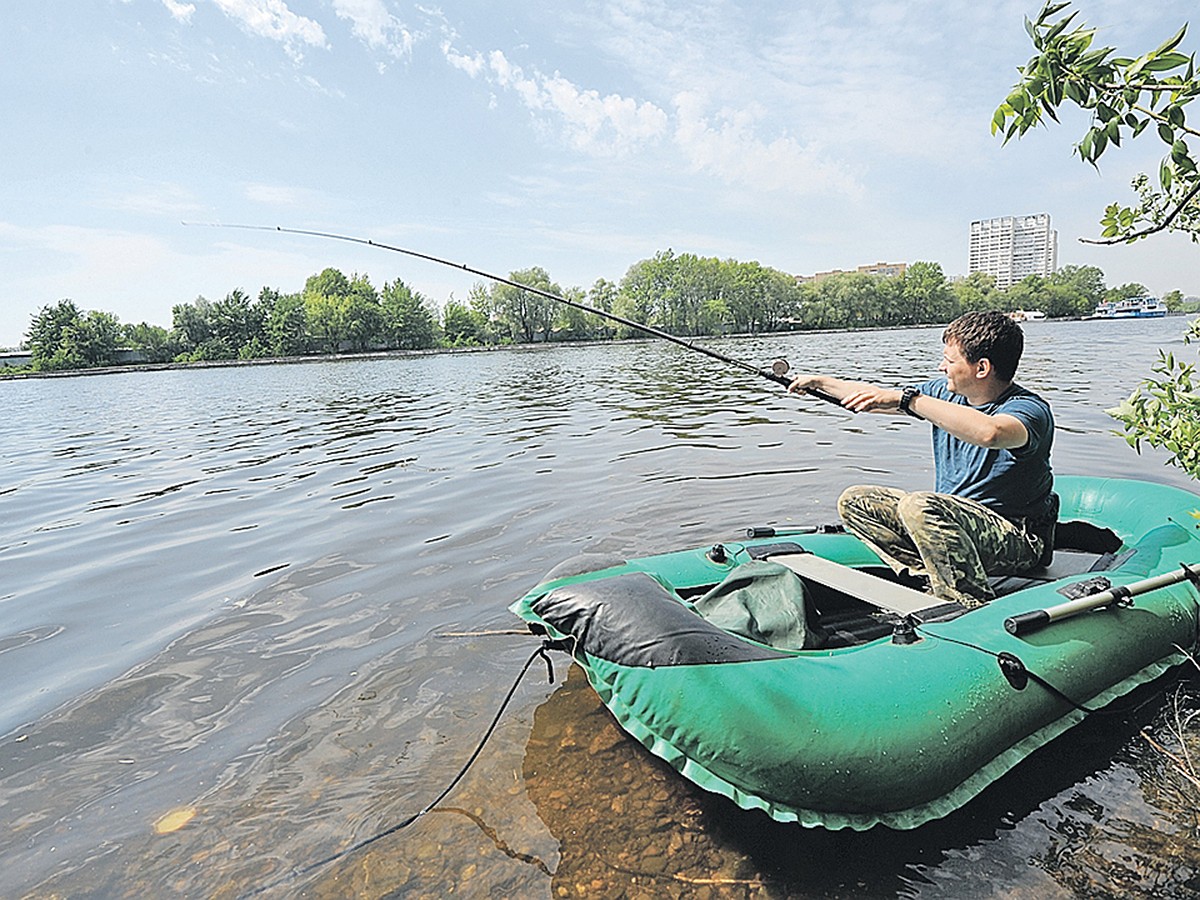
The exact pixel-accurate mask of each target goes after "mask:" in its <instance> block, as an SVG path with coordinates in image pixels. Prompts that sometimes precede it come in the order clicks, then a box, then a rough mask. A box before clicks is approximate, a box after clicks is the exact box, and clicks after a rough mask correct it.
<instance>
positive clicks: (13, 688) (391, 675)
mask: <svg viewBox="0 0 1200 900" xmlns="http://www.w3.org/2000/svg"><path fill="white" fill-rule="evenodd" d="M1183 330H1184V321H1183V320H1181V319H1177V318H1172V319H1159V320H1144V321H1124V322H1115V321H1108V322H1104V321H1093V322H1062V323H1059V322H1040V323H1034V324H1030V325H1027V326H1026V353H1025V358H1024V360H1023V362H1022V368H1021V373H1020V377H1019V379H1018V380H1019V381H1021V383H1023V384H1025V385H1026V386H1027V387H1030V388H1032V389H1034V390H1037V391H1039V392H1041V393H1043V394H1044V395H1045V396H1046V397H1047V398H1048V399H1049V400H1050V401H1051V403H1052V404H1053V406H1054V410H1055V415H1056V420H1057V433H1056V438H1055V449H1054V455H1053V464H1054V467H1055V470H1056V471H1057V472H1059V473H1088V474H1099V475H1116V476H1123V477H1137V478H1142V479H1145V480H1150V481H1159V482H1164V483H1170V484H1176V485H1179V486H1184V487H1189V488H1190V487H1191V486H1192V483H1191V481H1190V479H1189V478H1187V476H1186V475H1184V474H1183V473H1181V472H1180V471H1178V470H1176V469H1174V468H1171V467H1167V466H1165V465H1164V463H1163V459H1164V458H1163V456H1162V455H1161V454H1158V453H1155V452H1151V451H1144V452H1143V454H1142V455H1140V456H1139V455H1137V454H1136V453H1134V451H1133V450H1131V449H1130V448H1129V447H1128V446H1127V445H1126V444H1125V442H1124V441H1123V440H1122V439H1121V438H1120V437H1117V436H1114V435H1113V433H1112V429H1113V426H1114V423H1113V421H1112V420H1111V419H1110V418H1109V417H1108V416H1106V415H1105V413H1104V410H1105V409H1106V408H1108V407H1111V406H1113V405H1115V404H1116V403H1118V402H1119V401H1120V400H1121V399H1122V398H1123V397H1125V396H1127V395H1128V393H1129V392H1130V391H1131V390H1132V389H1133V387H1134V386H1135V385H1136V384H1137V382H1138V380H1139V379H1140V378H1141V377H1143V376H1144V375H1145V374H1147V373H1148V372H1149V369H1150V366H1151V365H1152V363H1153V362H1154V360H1155V359H1156V358H1157V353H1158V348H1160V347H1164V348H1167V349H1174V350H1175V351H1176V352H1180V351H1181V350H1182V342H1181V335H1182V333H1183ZM710 346H712V347H713V348H714V349H717V350H719V351H721V352H723V353H726V354H729V355H731V356H735V357H737V358H739V359H744V360H747V361H749V362H752V363H754V364H755V365H767V364H769V363H770V362H771V360H772V359H774V358H776V357H785V358H787V359H789V360H790V361H791V362H792V365H793V368H797V369H799V368H808V369H814V370H822V371H831V372H836V373H839V374H842V375H845V376H848V377H863V378H869V379H873V380H882V381H885V382H888V383H902V382H904V381H908V380H916V379H918V378H924V377H926V376H927V375H928V374H930V373H932V372H933V370H934V368H935V367H936V364H937V361H938V360H939V358H940V353H941V349H940V332H939V330H937V329H932V328H920V329H904V330H885V331H871V332H862V333H833V334H788V335H777V336H768V337H747V338H729V339H715V340H713V341H712V342H711V343H710ZM0 403H2V404H3V408H4V410H5V413H6V414H5V420H6V424H5V426H4V430H3V442H2V445H0V473H2V478H0V522H2V523H3V527H2V531H0V564H2V569H0V571H3V581H2V582H0V611H2V615H0V683H2V684H3V685H4V688H5V691H4V692H5V702H4V704H3V706H2V707H0V735H2V737H0V810H3V815H4V820H5V823H6V826H7V827H6V829H5V832H4V837H3V838H0V853H2V858H3V859H4V863H5V882H6V883H7V884H8V885H9V887H8V888H7V889H5V893H9V892H12V893H13V894H14V895H18V896H20V895H32V896H50V895H53V896H129V897H133V896H138V897H140V896H166V895H185V896H218V897H239V896H245V895H247V894H251V893H253V892H261V894H262V895H264V896H296V895H299V894H303V895H305V896H316V897H325V896H329V897H334V896H346V895H348V894H351V893H353V894H357V895H360V896H444V895H446V894H449V893H456V894H461V895H465V896H477V897H484V896H488V897H494V896H511V897H539V896H540V897H563V896H582V895H587V896H614V897H616V896H646V897H658V896H689V897H691V896H697V897H706V896H754V897H759V896H761V897H780V896H795V897H810V896H811V897H818V896H820V897H825V896H856V897H857V896H868V897H876V896H877V897H893V896H904V897H956V896H972V897H979V896H1001V895H1003V896H1028V897H1037V898H1045V897H1058V896H1061V897H1070V896H1076V895H1078V894H1091V893H1099V894H1103V893H1105V892H1106V891H1112V892H1113V893H1114V894H1116V893H1125V894H1126V895H1128V894H1130V893H1132V895H1135V896H1136V895H1138V894H1139V893H1141V894H1144V895H1145V896H1152V895H1154V896H1159V895H1165V894H1172V895H1174V896H1181V895H1182V896H1189V895H1192V896H1196V895H1200V882H1197V881H1196V880H1195V879H1196V875H1195V873H1197V872H1200V852H1197V851H1196V850H1195V849H1194V846H1193V843H1192V841H1190V840H1187V839H1185V838H1186V837H1187V834H1186V828H1185V827H1184V825H1182V824H1180V823H1181V822H1184V821H1185V819H1184V818H1181V817H1182V816H1183V813H1182V812H1181V811H1180V810H1179V808H1178V806H1177V805H1175V804H1173V802H1172V801H1171V799H1170V797H1169V796H1167V793H1168V792H1166V791H1165V789H1164V788H1163V787H1162V783H1161V779H1160V778H1159V776H1160V775H1161V770H1162V762H1161V758H1160V757H1158V756H1156V755H1155V754H1154V753H1153V752H1151V750H1150V749H1149V747H1148V744H1147V742H1146V741H1144V740H1143V739H1141V738H1140V734H1139V732H1140V729H1141V728H1142V727H1144V726H1147V727H1159V726H1161V724H1162V722H1163V721H1164V718H1163V717H1164V716H1165V715H1166V714H1167V713H1168V712H1169V711H1170V698H1171V697H1172V696H1173V695H1172V693H1171V690H1170V686H1169V685H1167V686H1164V685H1157V686H1155V687H1154V688H1152V689H1150V690H1149V691H1144V692H1143V693H1142V694H1140V695H1139V699H1138V704H1136V705H1134V706H1132V707H1130V708H1129V709H1127V710H1125V711H1123V712H1121V713H1119V714H1117V715H1110V716H1107V717H1094V718H1093V720H1090V721H1088V722H1087V723H1085V724H1084V725H1083V726H1081V727H1080V728H1077V729H1074V730H1073V731H1072V732H1070V733H1068V734H1067V735H1066V736H1065V737H1064V738H1063V739H1060V740H1059V741H1056V742H1055V743H1054V744H1052V745H1051V746H1050V747H1048V748H1046V749H1045V750H1044V751H1042V752H1040V753H1038V754H1035V755H1034V757H1032V758H1031V759H1029V760H1028V761H1027V762H1025V763H1024V764H1023V765H1022V766H1020V767H1018V769H1017V770H1016V771H1015V772H1014V773H1012V774H1010V775H1009V776H1006V777H1005V778H1004V779H1003V780H1002V781H1001V782H999V783H998V784H997V785H995V786H994V787H993V788H991V789H989V790H988V791H987V792H985V794H984V795H983V796H981V797H980V798H979V799H978V800H976V801H974V802H973V803H972V804H970V805H969V806H968V807H967V808H966V809H964V810H962V811H960V812H959V813H956V814H954V815H953V816H951V817H950V818H948V819H947V820H944V821H942V822H937V823H933V824H931V825H929V826H925V827H923V828H921V829H918V830H916V831H914V832H910V833H894V832H888V831H885V830H880V829H876V830H874V831H872V832H868V833H865V834H846V833H828V832H823V831H806V830H804V829H799V828H797V827H795V826H785V825H779V824H776V823H773V822H770V821H769V820H767V819H766V818H765V817H764V816H762V815H760V814H752V813H745V812H742V811H739V810H737V809H736V808H733V807H732V806H731V804H729V803H728V802H726V801H725V800H723V799H721V798H717V797H711V796H708V795H705V794H703V793H702V792H700V791H699V790H698V789H696V788H694V787H692V786H691V785H690V784H688V783H686V782H684V781H683V780H682V779H680V778H678V777H677V776H675V775H674V774H673V773H672V772H671V771H670V770H669V769H667V768H666V767H664V766H663V765H662V764H660V763H659V762H658V761H657V760H655V759H653V758H651V757H650V756H649V755H648V754H647V753H645V752H644V751H643V750H642V749H641V747H640V746H638V745H635V744H634V743H633V742H632V741H631V740H629V739H627V738H624V737H623V736H622V735H621V734H619V733H618V732H617V730H616V729H615V728H614V727H613V725H612V724H611V721H610V720H609V718H608V716H607V713H606V712H604V710H603V708H602V707H601V706H600V704H599V702H598V700H597V699H596V697H595V696H594V695H593V694H592V693H591V692H590V690H589V689H587V687H586V684H582V683H581V678H580V677H579V673H578V670H572V674H571V677H569V678H567V679H566V681H565V682H564V681H563V676H565V675H567V673H568V668H567V666H566V664H565V659H564V658H563V657H561V656H560V657H559V658H558V662H557V664H556V670H557V672H556V674H557V676H558V680H557V681H556V682H555V683H554V684H549V683H548V682H547V680H546V674H547V673H546V669H545V666H544V665H543V664H542V663H540V662H538V663H536V664H535V666H534V667H533V668H532V669H530V672H529V675H528V676H527V677H526V678H525V679H524V680H523V681H522V682H521V684H520V686H519V687H518V688H517V690H516V692H515V694H514V696H513V700H512V702H511V704H510V706H509V707H508V709H507V711H506V712H505V714H504V715H503V717H502V718H501V719H500V724H499V726H498V728H497V729H496V731H495V734H494V735H493V737H492V738H491V739H490V740H489V741H488V742H487V744H486V745H485V747H484V749H483V751H482V753H481V754H480V755H479V758H478V760H477V761H476V762H475V764H474V765H473V766H472V767H471V768H470V770H469V771H468V773H467V775H466V777H465V778H464V779H463V780H462V781H461V783H459V784H458V785H457V787H456V788H455V789H454V791H453V792H452V793H451V794H450V795H449V796H448V797H447V799H446V800H445V801H443V803H442V804H441V805H440V806H439V807H438V808H437V809H435V810H434V811H432V812H431V813H429V814H428V815H425V816H422V817H421V818H419V819H418V820H416V821H415V822H413V823H412V824H411V825H409V826H408V827H406V828H404V829H401V830H397V831H394V832H393V833H390V834H388V835H386V836H384V837H382V838H380V839H379V840H376V841H374V842H372V843H370V844H369V845H367V846H365V847H363V848H361V849H360V850H357V851H355V852H353V853H349V854H346V855H343V856H341V857H338V858H337V859H334V860H332V861H330V862H322V861H324V860H326V859H327V858H329V857H330V856H333V855H335V854H338V853H339V852H341V851H343V850H345V848H347V847H348V846H350V845H352V844H354V843H355V842H358V841H362V840H365V839H367V838H370V837H371V836H373V835H377V834H379V833H380V832H383V831H387V830H389V829H391V828H393V827H394V826H396V825H398V824H400V823H402V822H403V821H405V820H406V819H408V818H409V817H410V816H412V815H413V814H414V813H416V812H418V811H419V810H421V809H422V808H424V807H425V806H426V805H427V804H428V803H430V802H431V801H432V800H433V799H434V798H435V797H436V796H437V795H438V793H440V791H441V790H442V788H444V787H445V786H446V785H447V784H449V782H450V780H451V779H452V778H453V777H454V776H455V774H456V773H457V772H458V771H459V769H460V768H461V767H462V765H463V764H464V763H465V762H466V760H467V758H468V757H469V756H470V755H471V753H472V751H473V750H474V749H475V746H476V744H477V743H478V741H479V740H480V738H481V737H482V735H483V734H484V732H485V730H486V728H487V727H488V725H489V723H490V722H491V720H492V717H493V715H494V714H495V712H496V710H497V709H498V707H499V705H500V703H501V701H502V700H503V698H504V695H505V693H506V692H507V690H508V688H509V686H510V685H512V684H513V682H514V679H515V678H516V676H517V673H518V671H519V669H520V667H521V666H522V664H523V663H524V662H525V661H526V659H527V658H528V657H529V655H530V653H532V652H533V650H534V649H536V647H537V643H536V641H535V640H534V639H532V638H530V637H522V636H519V635H514V634H505V633H502V632H506V631H509V630H511V629H515V628H516V627H517V623H516V621H515V620H514V619H513V618H512V617H511V615H510V614H509V613H508V612H507V609H506V607H507V605H508V604H509V603H510V602H512V600H514V599H515V598H516V597H518V596H520V595H521V594H522V593H524V592H525V591H526V590H527V589H528V588H529V587H531V586H532V585H533V584H535V583H536V582H537V581H538V580H539V578H540V577H541V576H542V575H543V574H544V573H545V572H546V571H548V570H549V569H550V568H552V567H553V566H554V565H555V564H556V563H558V562H559V561H561V560H562V559H565V558H566V557H569V556H572V555H575V554H576V553H579V552H581V551H584V550H587V551H599V552H608V553H614V554H625V555H630V556H632V555H644V554H648V553H654V552H658V551H664V550H668V549H677V548H681V547H687V546H695V545H698V544H702V543H707V542H714V541H718V540H722V539H727V538H731V537H736V536H737V535H739V534H741V533H743V531H744V529H745V528H746V527H747V526H750V525H763V524H818V523H824V522H832V521H835V520H836V512H835V507H834V500H835V498H836V495H837V493H838V491H839V490H840V488H841V487H842V486H844V485H846V484H849V483H852V482H861V481H863V480H875V481H884V482H891V483H895V484H898V485H904V486H911V487H917V486H926V485H929V484H930V483H931V481H932V466H931V462H930V450H929V436H928V430H927V426H924V425H923V424H922V423H919V422H916V421H914V420H907V419H895V418H891V417H885V416H867V415H864V416H852V415H850V414H847V413H844V412H842V411H841V410H839V409H837V408H835V407H832V406H828V405H826V404H822V403H820V402H819V401H815V400H808V399H799V398H796V397H793V396H789V395H787V394H786V393H784V392H783V391H782V390H781V389H779V388H777V387H776V386H774V385H772V384H770V383H769V382H767V381H765V380H759V379H756V378H754V377H753V376H751V375H748V374H746V373H744V372H742V371H740V370H738V369H735V368H732V367H728V366H723V365H721V364H720V363H717V362H715V361H713V360H711V359H709V358H706V357H703V356H700V355H698V354H693V353H689V352H688V351H686V350H685V349H683V348H680V347H677V346H674V345H670V344H662V343H655V342H650V343H647V342H637V343H630V344H622V345H605V346H600V345H591V346H578V347H575V346H559V345H550V346H540V347H536V348H530V349H510V350H504V351H497V352H480V353H455V354H434V355H419V356H411V357H395V358H391V357H389V358H384V359H370V360H357V361H319V362H318V361H314V362H311V363H304V364H289V365H261V366H251V367H236V368H211V369H196V370H164V371H148V372H129V373H121V374H113V375H101V376H94V377H70V378H52V379H28V380H12V381H5V382H0ZM492 632H501V633H492ZM1162 832H1165V833H1166V836H1165V837H1164V836H1162V834H1161V833H1162ZM1154 835H1159V837H1158V838H1155V837H1154ZM1181 848H1182V849H1181ZM1189 848H1191V849H1189ZM1189 854H1190V855H1189ZM1155 891H1158V892H1159V893H1158V894H1155V893H1154V892H1155Z"/></svg>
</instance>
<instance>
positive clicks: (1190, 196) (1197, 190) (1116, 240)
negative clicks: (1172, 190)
mask: <svg viewBox="0 0 1200 900" xmlns="http://www.w3.org/2000/svg"><path fill="white" fill-rule="evenodd" d="M1197 195H1200V181H1197V182H1196V184H1195V185H1193V186H1192V189H1191V190H1190V191H1188V192H1187V193H1186V194H1185V195H1184V197H1183V199H1182V200H1180V201H1179V203H1178V204H1176V206H1175V208H1174V209H1173V210H1171V212H1170V214H1169V215H1168V216H1167V217H1166V218H1165V219H1163V220H1162V221H1161V222H1159V223H1158V224H1157V225H1155V226H1154V227H1153V228H1146V229H1144V230H1142V231H1135V232H1134V233H1133V234H1127V235H1125V236H1124V237H1113V238H1083V237H1081V238H1080V239H1079V242H1080V243H1081V244H1127V243H1131V242H1133V241H1136V240H1138V239H1139V238H1144V237H1148V236H1150V235H1152V234H1156V233H1158V232H1160V231H1165V230H1166V229H1167V228H1170V227H1171V223H1172V222H1174V221H1175V219H1176V218H1177V217H1178V216H1179V214H1180V213H1181V212H1183V208H1184V207H1185V206H1187V205H1188V204H1189V203H1191V202H1192V200H1194V199H1195V198H1196V196H1197Z"/></svg>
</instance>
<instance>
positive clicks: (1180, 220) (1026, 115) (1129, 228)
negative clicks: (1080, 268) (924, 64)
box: [992, 2, 1200, 243]
mask: <svg viewBox="0 0 1200 900" xmlns="http://www.w3.org/2000/svg"><path fill="white" fill-rule="evenodd" d="M1068 6H1070V3H1061V2H1060V3H1047V4H1046V5H1045V6H1044V7H1042V10H1041V12H1040V13H1039V14H1038V17H1037V18H1036V19H1034V20H1032V21H1031V20H1029V19H1026V20H1025V29H1026V31H1027V32H1028V33H1029V37H1030V39H1031V40H1032V41H1033V46H1034V48H1035V49H1036V50H1037V54H1036V55H1035V56H1034V57H1033V58H1032V59H1030V60H1029V62H1028V63H1026V64H1025V65H1024V66H1021V67H1020V68H1019V70H1018V71H1020V73H1021V80H1020V81H1019V82H1018V83H1017V84H1016V85H1015V86H1014V87H1013V89H1012V92H1011V93H1010V94H1009V95H1008V97H1007V98H1006V99H1005V100H1004V102H1003V103H1001V104H1000V106H999V107H997V109H996V112H995V115H994V116H993V118H992V133H993V134H997V133H1003V134H1004V141H1005V143H1007V142H1008V141H1009V140H1010V139H1012V138H1013V137H1017V138H1020V137H1021V136H1022V135H1024V134H1025V133H1026V132H1027V131H1029V129H1031V128H1033V127H1034V126H1036V125H1041V124H1044V122H1045V117H1049V118H1050V119H1052V120H1053V121H1055V122H1057V121H1058V110H1059V109H1060V108H1061V107H1062V106H1063V105H1064V104H1067V103H1071V104H1074V105H1076V106H1078V107H1080V108H1081V109H1084V110H1086V111H1088V112H1089V113H1090V114H1091V121H1090V124H1089V127H1088V129H1087V130H1086V131H1085V132H1084V134H1083V137H1082V138H1081V139H1080V141H1079V143H1077V144H1076V145H1075V152H1076V153H1078V154H1079V157H1080V159H1082V160H1083V161H1084V162H1087V163H1090V164H1091V165H1093V166H1096V165H1097V163H1098V161H1099V159H1100V157H1101V156H1102V155H1103V154H1104V152H1105V150H1107V149H1108V148H1110V147H1120V146H1121V142H1122V140H1132V139H1134V138H1137V137H1139V136H1140V135H1141V134H1142V133H1143V132H1146V131H1149V132H1150V133H1151V134H1153V135H1156V136H1157V137H1158V139H1159V141H1160V142H1162V144H1164V145H1165V147H1166V148H1167V152H1166V155H1165V156H1164V157H1163V158H1162V161H1161V163H1160V164H1159V168H1158V188H1152V187H1151V186H1150V179H1149V178H1148V177H1147V176H1145V175H1140V176H1138V178H1137V179H1135V181H1134V188H1135V190H1137V192H1138V194H1139V202H1138V203H1136V204H1134V205H1133V206H1123V205H1121V204H1120V203H1112V204H1109V206H1108V207H1107V208H1106V209H1105V211H1104V216H1103V218H1102V219H1101V220H1100V224H1101V226H1102V229H1103V230H1102V232H1101V240H1100V241H1099V243H1116V242H1120V241H1135V240H1138V239H1139V238H1143V237H1146V236H1147V235H1150V234H1153V233H1154V232H1156V231H1161V230H1164V229H1171V230H1179V231H1183V232H1185V233H1188V234H1190V235H1191V237H1192V239H1193V240H1200V200H1198V199H1197V197H1198V195H1200V172H1198V170H1197V165H1196V159H1195V158H1194V156H1193V152H1192V148H1191V146H1190V144H1189V140H1191V139H1192V138H1196V137H1200V131H1197V130H1196V129H1195V128H1193V127H1191V126H1189V125H1188V123H1187V109H1186V107H1187V105H1188V104H1189V103H1190V102H1191V101H1192V100H1194V99H1195V98H1196V97H1197V96H1198V95H1200V79H1197V77H1196V60H1195V54H1190V55H1189V54H1185V53H1182V52H1180V51H1179V50H1177V49H1176V48H1177V47H1178V46H1179V45H1180V43H1182V41H1183V39H1184V37H1185V35H1186V34H1187V25H1186V24H1185V25H1184V26H1183V27H1182V28H1180V29H1179V30H1178V31H1177V32H1176V33H1175V34H1174V35H1173V36H1171V37H1170V38H1168V39H1167V40H1166V41H1164V42H1163V43H1162V44H1161V45H1159V46H1158V47H1156V48H1155V49H1153V50H1150V51H1149V52H1147V53H1143V54H1142V55H1140V56H1137V57H1126V56H1116V55H1115V53H1116V50H1115V48H1113V47H1099V48H1093V46H1092V45H1093V41H1094V40H1095V37H1096V29H1094V28H1087V27H1085V26H1083V25H1078V26H1076V27H1074V28H1070V29H1069V30H1068V27H1069V26H1070V25H1071V23H1072V22H1073V21H1074V19H1075V16H1076V15H1077V13H1075V12H1072V13H1070V14H1069V15H1065V16H1060V14H1062V13H1063V12H1064V10H1066V8H1067V7H1068ZM1150 126H1153V127H1150Z"/></svg>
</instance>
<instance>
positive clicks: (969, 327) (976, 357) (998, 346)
mask: <svg viewBox="0 0 1200 900" xmlns="http://www.w3.org/2000/svg"><path fill="white" fill-rule="evenodd" d="M951 341H954V343H955V344H957V345H958V349H959V350H961V351H962V355H963V356H964V357H965V358H966V360H967V362H969V363H971V364H972V365H974V364H975V363H977V362H979V361H980V360H981V359H987V360H990V361H991V363H992V368H994V369H995V370H996V377H997V378H999V379H1000V380H1001V381H1012V380H1013V377H1014V376H1015V375H1016V374H1017V363H1019V362H1020V361H1021V351H1022V350H1024V349H1025V333H1024V332H1022V331H1021V326H1020V325H1018V324H1017V323H1016V322H1014V321H1013V320H1012V319H1010V318H1009V317H1008V316H1006V315H1005V314H1004V313H1002V312H995V311H992V312H969V313H965V314H964V315H961V316H959V317H958V318H957V319H955V320H954V321H953V322H951V323H950V324H949V325H947V326H946V330H945V331H943V332H942V343H943V344H948V343H950V342H951Z"/></svg>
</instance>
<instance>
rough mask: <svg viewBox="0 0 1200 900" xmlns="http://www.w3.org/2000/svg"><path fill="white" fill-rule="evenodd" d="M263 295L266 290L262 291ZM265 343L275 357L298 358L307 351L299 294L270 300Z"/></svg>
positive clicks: (304, 321) (305, 330)
mask: <svg viewBox="0 0 1200 900" xmlns="http://www.w3.org/2000/svg"><path fill="white" fill-rule="evenodd" d="M263 291H264V294H265V292H266V289H265V288H264V289H263ZM260 296H262V295H260ZM266 342H267V346H268V347H269V348H270V351H271V353H273V354H274V355H275V356H299V355H301V354H302V353H305V352H307V350H308V319H307V317H306V315H305V312H304V297H303V295H301V294H278V293H276V294H275V296H273V297H272V298H271V311H270V312H269V313H268V314H267V321H266Z"/></svg>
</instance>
